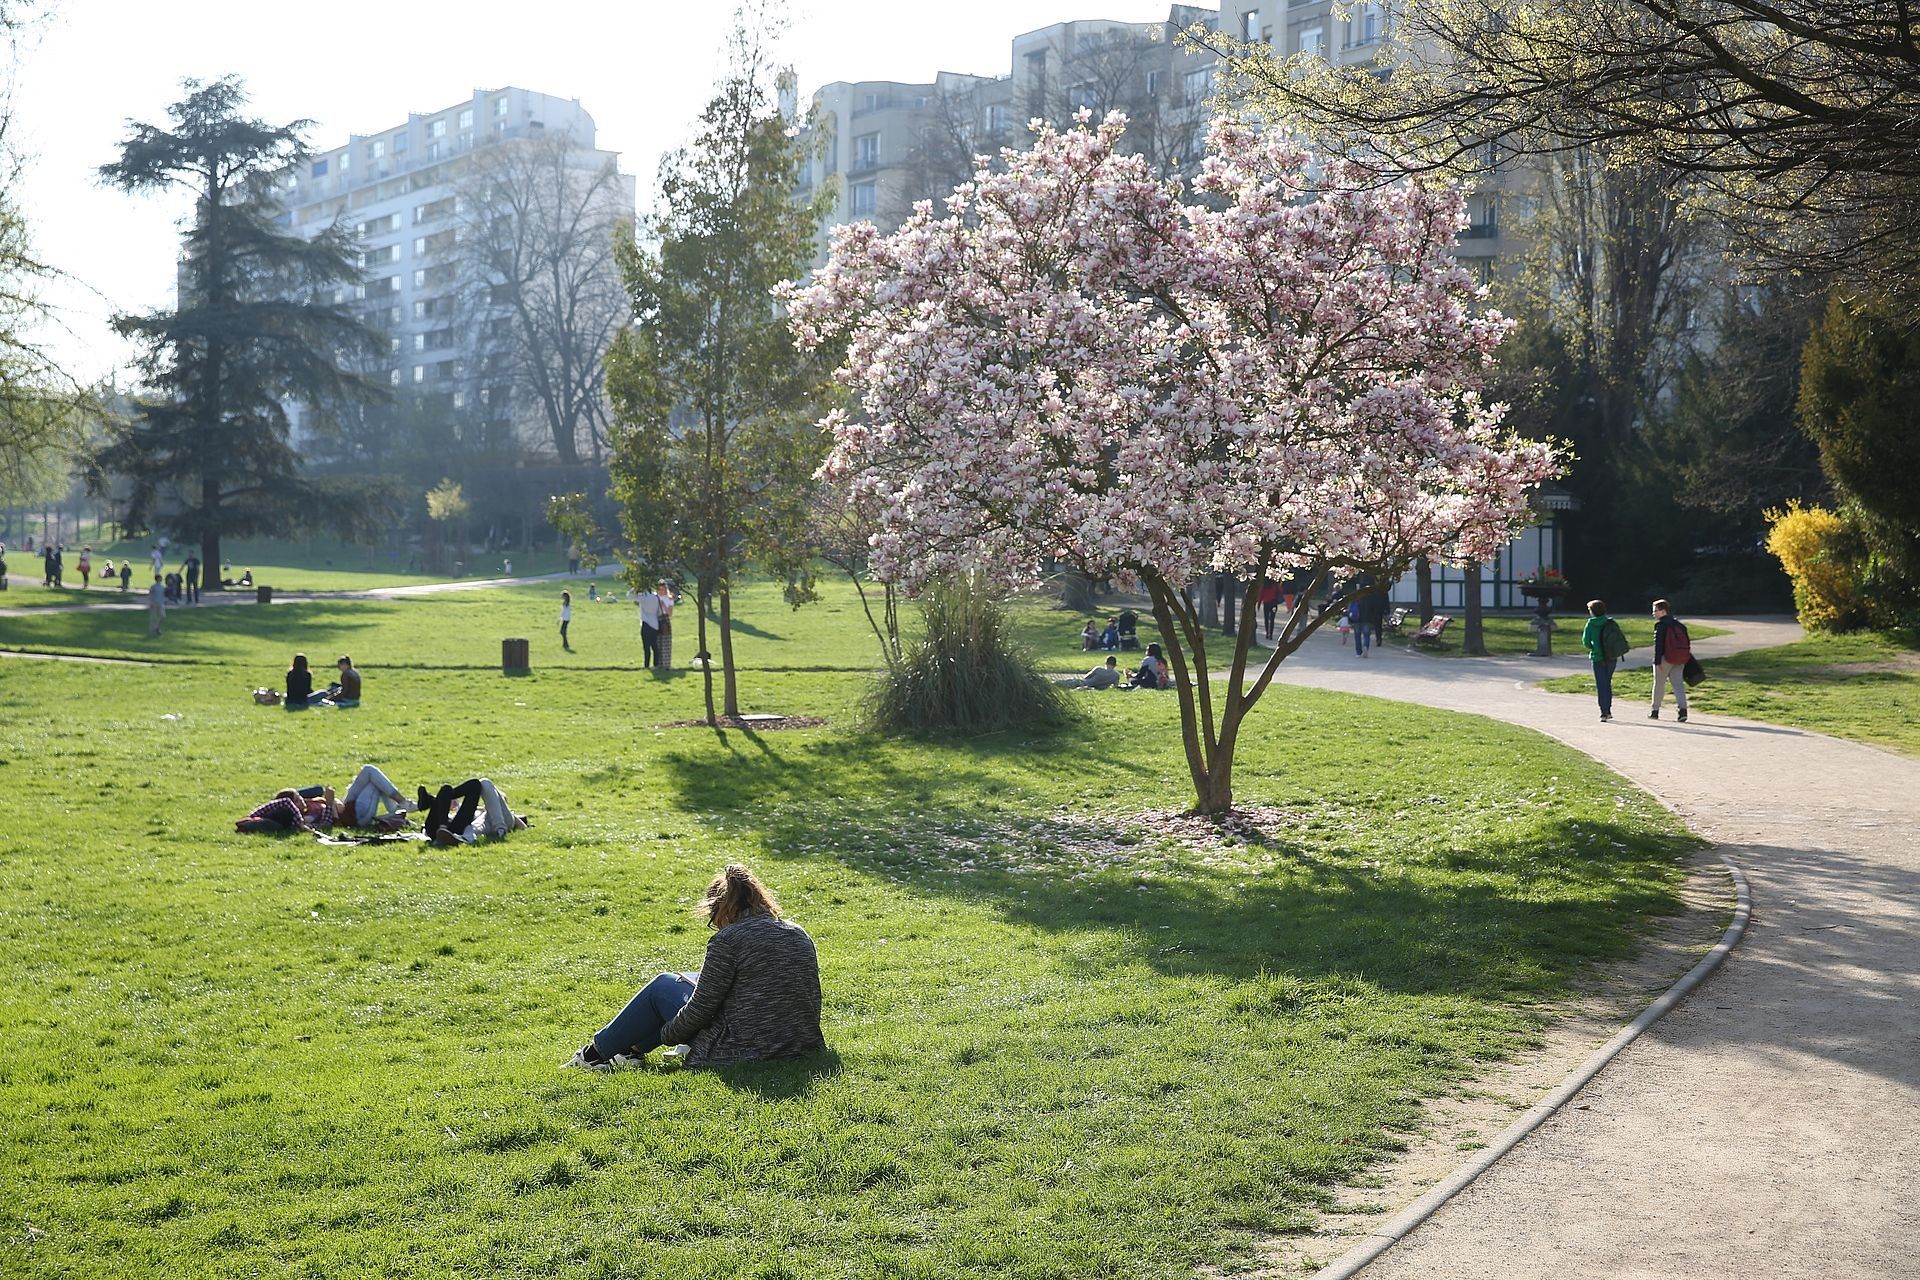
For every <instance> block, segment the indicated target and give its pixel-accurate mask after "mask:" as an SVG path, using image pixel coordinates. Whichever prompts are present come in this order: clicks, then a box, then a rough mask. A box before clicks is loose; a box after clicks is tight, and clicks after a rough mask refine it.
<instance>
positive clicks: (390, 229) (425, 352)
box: [281, 87, 635, 435]
mask: <svg viewBox="0 0 1920 1280" xmlns="http://www.w3.org/2000/svg"><path fill="white" fill-rule="evenodd" d="M551 139H560V140H562V142H563V143H564V146H565V150H566V155H565V163H566V165H567V166H568V167H569V168H573V169H577V170H578V171H579V172H581V173H583V174H589V173H590V174H599V173H600V172H601V171H603V170H605V169H606V168H607V167H608V166H609V165H611V166H613V167H614V169H615V180H614V181H613V182H612V183H610V184H607V187H608V190H609V192H610V198H611V199H612V201H613V202H614V203H615V205H617V206H619V207H618V208H617V209H615V210H614V211H613V212H614V213H615V214H617V215H618V216H624V217H626V218H629V219H631V218H632V216H633V213H634V205H635V192H634V181H633V178H632V177H630V176H627V175H622V174H618V173H617V165H618V155H617V153H614V152H608V151H601V150H599V149H598V148H597V147H596V146H595V142H594V123H593V117H592V116H590V115H589V114H587V112H586V110H585V109H584V108H583V107H582V106H581V105H580V101H579V99H577V98H559V97H554V96H552V95H550V94H544V93H535V92H532V91H530V90H527V89H518V88H511V87H509V88H504V89H491V90H476V91H475V92H474V93H473V95H472V96H471V97H470V98H467V99H465V100H463V101H461V102H457V103H454V104H452V105H450V106H447V107H445V108H443V109H441V110H438V111H431V112H425V113H420V114H410V115H408V117H407V118H406V120H405V121H404V122H401V123H398V124H396V125H394V126H392V127H391V128H387V129H382V130H379V131H377V132H373V133H365V134H361V133H356V134H353V135H352V136H351V137H350V138H349V139H348V140H347V141H346V142H345V143H343V144H342V145H340V146H337V147H333V148H331V149H329V150H326V151H322V152H319V153H317V154H315V155H314V156H312V157H311V158H310V159H309V160H308V161H307V162H306V163H305V164H304V165H302V166H301V167H300V168H299V169H298V170H297V171H291V172H288V173H286V174H284V175H283V176H282V179H281V192H282V199H283V201H284V203H285V207H286V212H285V214H284V215H283V221H284V223H285V224H286V225H287V226H289V227H290V228H292V229H293V230H294V231H296V232H299V233H302V234H306V235H317V234H319V233H320V232H321V231H323V230H325V229H326V228H328V227H331V226H335V225H344V226H345V227H347V228H348V229H349V230H350V231H352V232H353V234H354V235H355V237H356V238H357V240H358V241H359V244H360V261H361V265H362V268H363V269H364V272H365V279H364V281H363V282H362V283H361V284H360V285H359V286H357V287H356V288H355V289H354V290H353V293H352V297H351V298H347V297H344V296H336V298H335V299H334V300H335V301H340V302H350V303H352V304H353V305H355V306H357V307H358V308H359V310H360V313H361V315H362V318H363V319H365V320H366V322H367V323H368V324H369V325H370V326H372V327H373V328H375V329H377V330H379V331H380V332H381V333H382V334H384V335H385V336H386V338H387V348H388V349H387V352H386V359H385V360H384V361H383V362H381V366H380V368H379V369H378V371H377V372H379V373H380V374H382V375H384V376H385V377H386V379H387V380H388V382H389V383H390V384H391V385H392V386H393V387H395V388H396V389H399V390H401V391H404V392H408V393H411V394H413V395H415V396H418V397H420V398H422V401H423V403H425V404H426V405H427V406H428V407H430V408H432V409H435V410H438V411H444V412H446V413H448V414H449V415H451V416H452V417H454V418H456V419H464V420H466V421H468V422H471V423H474V424H477V425H479V426H480V427H481V428H482V433H481V434H483V435H484V434H485V428H487V427H488V426H493V427H495V428H496V429H497V428H503V427H505V426H506V425H507V424H510V423H511V422H512V419H513V414H514V406H513V391H512V378H511V376H510V374H509V372H508V371H507V370H506V369H505V368H504V367H501V365H500V362H499V361H497V360H495V361H491V362H489V361H487V360H485V359H483V358H481V353H480V352H479V351H478V350H477V349H476V348H477V346H478V344H480V343H481V342H482V341H483V340H484V339H486V338H488V337H489V336H490V333H489V330H490V328H491V332H492V333H493V334H497V332H498V325H499V324H500V323H502V321H501V320H500V319H499V318H498V317H493V318H491V319H489V318H488V317H485V316H482V315H476V314H475V310H474V307H473V299H472V297H471V286H472V284H473V270H472V266H471V255H468V254H466V253H465V252H464V249H465V247H466V246H465V245H464V243H463V241H464V240H465V239H466V238H467V237H470V236H471V235H472V234H473V233H474V230H475V228H476V227H480V226H485V225H488V223H489V220H490V219H491V218H492V217H494V216H507V215H493V214H490V213H488V212H487V211H483V210H476V209H473V208H470V207H468V202H469V200H470V198H471V194H470V193H471V192H472V190H473V189H474V187H473V183H472V178H473V175H474V174H475V173H476V172H477V171H478V170H480V169H481V168H482V167H483V166H484V165H485V164H487V163H489V162H490V161H491V160H493V159H496V158H498V156H499V155H500V154H501V149H507V148H515V147H522V148H524V147H527V146H529V145H532V144H536V143H541V142H544V141H545V140H551ZM463 288H464V289H465V290H466V293H467V296H465V297H463ZM490 365H491V366H492V367H489V366H490ZM295 430H296V432H298V431H299V430H300V423H299V422H298V421H297V420H296V423H295Z"/></svg>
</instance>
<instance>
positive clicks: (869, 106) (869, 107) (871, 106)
mask: <svg viewBox="0 0 1920 1280" xmlns="http://www.w3.org/2000/svg"><path fill="white" fill-rule="evenodd" d="M884 101H885V97H884V95H882V94H878V93H869V94H865V95H863V96H862V97H861V99H860V103H861V106H860V109H861V110H862V111H878V110H879V109H880V107H881V104H882V103H883V102H884Z"/></svg>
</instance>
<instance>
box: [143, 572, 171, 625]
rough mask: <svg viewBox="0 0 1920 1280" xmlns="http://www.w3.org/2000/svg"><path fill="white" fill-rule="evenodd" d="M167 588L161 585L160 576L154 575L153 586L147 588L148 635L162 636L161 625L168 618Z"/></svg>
mask: <svg viewBox="0 0 1920 1280" xmlns="http://www.w3.org/2000/svg"><path fill="white" fill-rule="evenodd" d="M165 591H166V588H165V587H163V586H161V585H160V575H159V574H157V573H156V574H155V575H153V585H152V586H150V587H148V588H147V634H148V635H150V636H157V635H159V634H160V623H161V622H162V621H163V620H164V619H165V618H166V616H167V598H166V595H165V594H164V593H165Z"/></svg>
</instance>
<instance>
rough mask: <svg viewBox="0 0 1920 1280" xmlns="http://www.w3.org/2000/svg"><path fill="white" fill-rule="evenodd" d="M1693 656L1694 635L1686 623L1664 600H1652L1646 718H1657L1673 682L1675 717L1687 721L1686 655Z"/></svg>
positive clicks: (1683, 722)
mask: <svg viewBox="0 0 1920 1280" xmlns="http://www.w3.org/2000/svg"><path fill="white" fill-rule="evenodd" d="M1692 656H1693V638H1692V637H1691V636H1689V635H1688V634H1687V628H1686V624H1685V623H1683V622H1681V621H1680V619H1678V618H1676V617H1674V615H1673V607H1672V606H1671V605H1669V604H1668V603H1667V602H1666V601H1665V600H1655V601H1654V602H1653V710H1652V711H1650V712H1648V714H1647V718H1648V719H1649V720H1658V719H1659V718H1660V703H1661V701H1662V700H1663V699H1664V698H1665V696H1666V692H1667V686H1668V685H1669V684H1671V685H1672V686H1673V703H1674V705H1675V706H1676V707H1678V708H1679V709H1680V714H1679V715H1678V717H1676V718H1677V719H1678V720H1679V721H1680V723H1682V724H1685V723H1686V722H1687V681H1686V675H1685V673H1686V668H1687V659H1688V658H1690V657H1692Z"/></svg>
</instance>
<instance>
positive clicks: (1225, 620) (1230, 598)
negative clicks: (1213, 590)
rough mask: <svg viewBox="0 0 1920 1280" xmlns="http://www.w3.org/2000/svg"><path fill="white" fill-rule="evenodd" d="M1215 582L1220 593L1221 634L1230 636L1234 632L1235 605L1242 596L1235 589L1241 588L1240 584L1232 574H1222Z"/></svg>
mask: <svg viewBox="0 0 1920 1280" xmlns="http://www.w3.org/2000/svg"><path fill="white" fill-rule="evenodd" d="M1214 581H1215V582H1216V583H1217V589H1218V591H1219V592H1220V634H1221V635H1223V636H1230V635H1232V634H1233V631H1234V626H1233V605H1234V601H1235V599H1236V598H1237V597H1238V596H1239V594H1240V593H1239V592H1238V591H1236V590H1235V589H1234V588H1235V587H1237V586H1239V583H1237V582H1235V581H1234V580H1233V577H1232V576H1231V575H1230V574H1224V573H1223V574H1220V575H1219V576H1218V577H1217V578H1215V580H1214Z"/></svg>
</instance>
